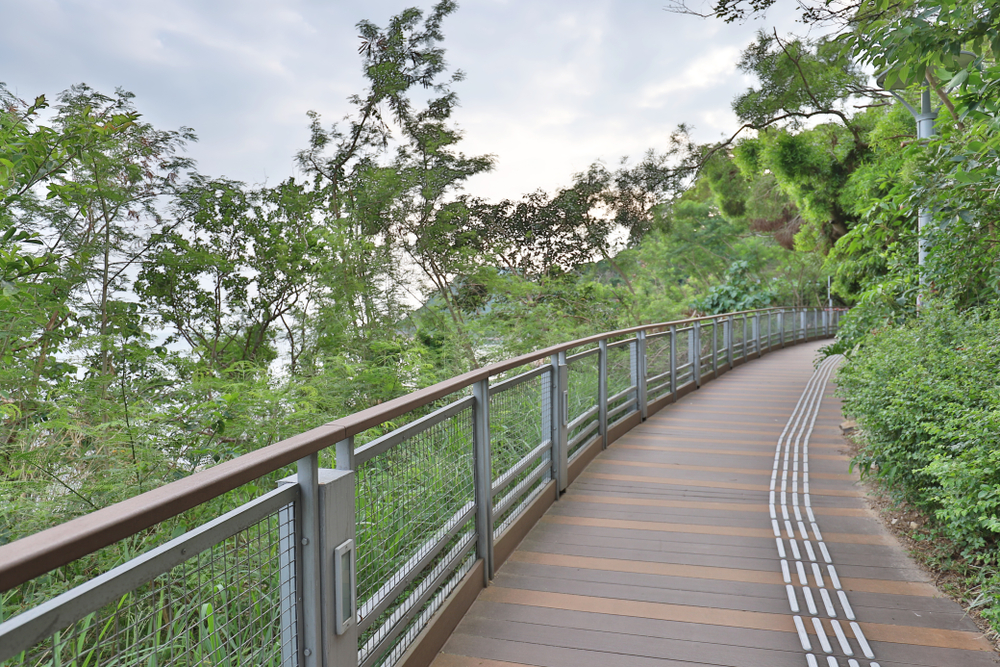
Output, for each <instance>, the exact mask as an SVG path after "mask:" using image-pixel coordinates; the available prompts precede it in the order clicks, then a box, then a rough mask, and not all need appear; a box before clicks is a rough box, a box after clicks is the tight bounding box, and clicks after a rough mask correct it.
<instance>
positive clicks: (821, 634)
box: [812, 616, 833, 653]
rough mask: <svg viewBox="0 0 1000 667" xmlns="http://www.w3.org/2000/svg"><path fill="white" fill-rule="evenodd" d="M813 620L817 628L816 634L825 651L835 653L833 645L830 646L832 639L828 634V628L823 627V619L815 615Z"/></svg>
mask: <svg viewBox="0 0 1000 667" xmlns="http://www.w3.org/2000/svg"><path fill="white" fill-rule="evenodd" d="M812 622H813V627H814V628H815V629H816V636H817V637H818V638H819V645H820V646H821V647H822V648H823V651H824V652H826V653H833V647H832V646H830V639H829V637H827V636H826V630H825V629H823V621H821V620H819V619H818V618H817V617H815V616H813V617H812Z"/></svg>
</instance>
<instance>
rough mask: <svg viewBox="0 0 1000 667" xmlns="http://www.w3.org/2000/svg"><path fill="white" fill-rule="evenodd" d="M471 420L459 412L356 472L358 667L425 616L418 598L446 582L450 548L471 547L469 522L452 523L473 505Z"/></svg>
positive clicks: (392, 647) (386, 649)
mask: <svg viewBox="0 0 1000 667" xmlns="http://www.w3.org/2000/svg"><path fill="white" fill-rule="evenodd" d="M472 421H473V417H472V408H471V407H466V408H464V409H462V410H461V411H459V412H458V413H456V414H454V415H452V416H450V417H447V418H445V419H443V420H442V421H439V422H437V423H435V424H434V425H432V426H430V427H428V428H427V429H425V430H423V431H421V432H420V433H417V434H415V435H413V436H412V437H410V438H408V439H406V440H404V441H403V442H401V443H399V444H397V445H396V446H394V447H392V448H391V449H388V450H387V451H384V452H382V453H380V454H378V455H376V456H374V457H372V458H371V459H368V460H366V461H364V462H363V463H360V464H359V465H358V466H357V468H356V470H355V485H356V486H355V488H356V504H355V516H356V530H357V535H356V542H357V599H358V608H359V614H360V616H361V618H360V619H359V622H361V621H363V622H364V623H365V624H366V625H367V627H366V629H365V630H364V631H363V632H362V633H360V635H359V637H358V647H359V661H360V662H361V663H365V662H366V661H370V660H371V659H373V658H374V659H375V660H376V661H378V660H382V659H384V658H385V656H386V655H389V654H391V653H392V651H393V650H395V649H396V647H397V646H399V642H400V641H402V639H403V638H405V636H406V635H407V632H408V630H406V631H403V628H404V627H408V624H409V623H410V622H412V620H413V619H414V618H420V617H422V616H423V615H424V614H423V611H421V610H422V609H423V606H424V605H423V603H422V602H420V601H419V599H418V598H419V597H420V596H424V597H429V599H431V600H433V599H436V594H433V591H429V590H427V586H428V585H429V584H430V583H431V582H433V581H436V580H444V579H446V578H447V575H448V572H446V571H443V570H442V569H441V568H442V566H446V569H448V568H449V567H450V568H451V569H454V567H457V565H460V564H461V562H462V559H461V558H459V556H460V555H461V554H460V553H458V552H456V551H455V550H456V549H459V551H460V550H461V549H462V548H465V547H466V546H468V544H469V543H470V542H474V534H475V528H474V524H473V519H472V518H465V519H464V520H461V521H460V520H459V519H460V518H462V517H466V516H467V515H468V511H467V510H466V509H465V508H468V507H470V506H471V504H472V503H473V502H474V499H475V495H474V493H475V492H474V486H473V484H474V477H475V472H474V471H475V466H474V461H473V423H472ZM431 552H435V554H436V555H435V556H434V558H432V559H430V560H429V562H426V563H425V562H424V560H426V559H421V555H422V554H424V553H431ZM456 559H458V563H457V564H456V562H455V561H456ZM416 564H419V567H418V566H417V565H416ZM388 591H392V592H391V593H390V592H388ZM396 591H398V593H397V592H396ZM432 594H433V597H430V596H431V595H432ZM390 598H391V599H390ZM376 610H378V611H376ZM373 614H377V618H374V619H373V618H371V616H372V615H373Z"/></svg>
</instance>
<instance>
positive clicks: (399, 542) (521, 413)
mask: <svg viewBox="0 0 1000 667" xmlns="http://www.w3.org/2000/svg"><path fill="white" fill-rule="evenodd" d="M840 312H841V311H840V310H833V309H827V310H812V309H764V310H756V311H748V312H741V313H731V314H726V315H717V316H710V317H703V318H696V319H690V320H684V321H679V322H668V323H663V324H655V325H648V326H641V327H634V328H631V329H625V330H621V331H615V332H611V333H606V334H600V335H597V336H592V337H589V338H585V339H581V340H576V341H572V342H569V343H566V344H563V345H559V346H555V347H552V348H548V349H546V350H541V351H538V352H534V353H531V354H527V355H523V356H521V357H518V358H516V359H512V360H509V361H505V362H501V363H498V364H494V365H491V366H488V367H486V368H482V369H479V370H476V371H473V372H470V373H466V374H464V375H461V376H458V377H455V378H451V379H449V380H446V381H444V382H441V383H439V384H437V385H434V386H432V387H428V388H426V389H423V390H420V391H417V392H414V393H412V394H409V395H407V396H403V397H401V398H399V399H396V400H393V401H390V402H388V403H385V404H383V405H379V406H376V407H373V408H370V409H368V410H364V411H362V412H359V413H356V414H353V415H350V416H348V417H345V418H343V419H339V420H337V421H334V422H332V423H329V424H326V425H324V426H322V427H319V428H317V429H313V430H311V431H309V432H307V433H304V434H301V435H299V436H296V437H294V438H291V439H289V440H285V441H282V442H280V443H277V444H275V445H271V446H269V447H266V448H264V449H261V450H258V451H256V452H253V453H251V454H248V455H245V456H242V457H239V458H237V459H235V460H232V461H228V462H225V463H222V464H220V465H218V466H215V467H214V468H211V469H208V470H204V471H201V472H198V473H196V474H194V475H192V476H191V477H188V478H185V479H182V480H179V481H177V482H174V483H172V484H168V485H166V486H164V487H161V488H160V489H157V490H154V491H150V492H148V493H145V494H142V495H139V496H136V497H135V498H132V499H130V500H127V501H125V502H122V503H119V504H117V505H114V506H112V507H109V508H106V509H103V510H99V511H97V512H94V513H92V514H89V515H87V516H84V517H81V518H78V519H75V520H73V521H69V522H67V523H65V524H62V525H60V526H57V527H55V528H51V529H49V530H46V531H43V532H41V533H38V534H36V535H32V536H30V537H27V538H24V539H22V540H19V541H17V542H14V543H11V544H7V545H4V546H2V547H0V593H3V592H7V595H8V598H6V599H8V600H9V599H10V597H9V596H10V595H11V594H12V593H18V592H19V591H20V592H21V593H23V591H24V590H26V588H25V587H26V586H29V587H30V586H33V588H32V590H33V591H34V593H35V596H36V597H35V599H34V600H33V601H32V600H29V599H28V596H26V595H22V596H21V598H22V607H24V609H23V610H22V611H21V612H20V613H18V614H17V615H15V616H13V617H12V618H9V619H7V620H4V621H3V623H0V665H53V666H55V665H66V666H69V665H72V666H74V667H83V666H85V665H86V666H91V665H158V666H160V665H234V666H235V665H250V664H253V665H275V666H278V665H280V666H282V667H292V666H302V667H319V666H325V667H332V666H334V665H336V666H337V667H342V666H348V665H349V666H351V667H355V666H357V667H372V666H374V665H393V664H397V663H398V662H399V660H400V658H401V657H402V656H403V655H404V654H405V653H406V651H407V650H408V648H409V647H411V645H412V644H413V642H414V640H415V639H416V638H417V636H418V635H419V634H420V633H421V631H422V630H423V629H424V628H425V627H426V626H427V624H428V621H429V620H430V618H431V617H432V615H433V614H434V613H435V612H436V611H437V610H438V609H439V608H440V607H441V606H442V604H443V602H444V601H445V600H446V598H448V596H449V595H450V594H451V593H452V592H453V591H455V589H456V587H458V586H459V585H460V583H461V582H463V580H468V578H469V577H470V576H471V575H470V573H472V572H474V570H475V568H476V567H477V566H479V565H480V564H481V567H482V579H481V581H480V582H478V583H479V585H487V584H488V583H489V580H490V579H491V578H492V577H493V574H494V572H495V569H496V567H497V566H498V565H499V562H500V561H501V560H502V558H503V556H497V555H496V554H495V553H494V547H495V546H496V545H498V544H500V543H501V542H502V541H503V540H504V539H505V536H506V535H508V534H509V533H510V532H511V531H513V530H514V527H515V525H516V524H517V523H518V520H519V519H523V518H524V517H529V514H528V512H529V509H530V508H531V507H532V506H533V505H534V504H535V503H537V502H539V500H540V499H543V498H544V499H549V500H551V499H556V498H558V495H559V492H561V491H563V490H565V488H566V487H567V485H568V484H569V482H570V481H571V477H572V476H573V475H574V474H578V473H579V470H580V469H582V468H581V466H582V465H583V464H585V463H586V461H588V460H589V458H590V457H592V456H593V455H595V454H596V453H597V452H598V451H600V449H602V448H605V447H607V446H608V444H609V443H610V442H612V441H613V440H614V439H615V438H617V437H618V436H620V435H621V434H622V433H624V432H626V431H627V430H628V429H630V428H632V427H633V426H634V425H635V424H637V423H640V422H641V421H642V420H644V419H645V418H646V417H647V416H648V415H649V414H651V413H652V412H655V411H656V410H658V409H659V408H660V407H663V406H664V405H666V404H667V403H670V402H672V401H673V400H676V399H677V398H678V397H679V396H680V395H682V394H683V393H685V392H687V391H690V390H693V389H695V388H697V387H698V386H700V385H701V384H702V383H703V382H705V381H707V380H709V379H712V378H714V377H716V376H718V375H719V374H720V373H721V372H724V371H725V370H728V369H730V368H732V367H734V365H738V364H740V363H743V362H745V361H747V360H749V359H751V358H755V357H758V356H760V355H761V354H762V353H764V352H767V351H769V350H771V349H773V348H775V347H783V346H785V345H786V344H790V343H793V342H799V341H803V340H808V339H814V338H817V337H826V336H831V335H833V333H834V332H835V331H836V328H837V323H838V320H839V316H840ZM400 422H405V423H403V424H402V425H401V426H398V427H392V428H390V426H394V425H396V424H398V423H400ZM321 462H331V464H332V465H334V466H335V467H327V468H324V467H322V466H321ZM292 463H295V464H296V471H297V472H296V473H295V474H294V475H292V476H291V477H286V478H284V479H281V480H280V481H279V482H278V485H277V488H276V489H275V490H273V491H270V492H269V493H265V494H264V495H262V496H260V497H258V498H256V499H254V500H252V501H251V502H249V503H245V504H242V505H240V506H238V507H236V508H234V509H232V510H231V511H229V512H226V513H224V514H222V515H221V516H219V517H218V518H215V519H214V520H211V521H209V522H207V523H204V524H203V525H200V526H198V527H196V528H194V529H191V530H189V531H187V532H185V533H184V534H182V535H180V536H179V537H177V538H175V539H173V540H171V541H169V542H167V543H165V544H162V545H160V546H158V547H156V548H154V549H152V550H150V551H148V552H146V553H143V554H142V555H139V556H137V557H134V558H131V559H128V560H127V561H126V562H124V563H122V564H121V565H119V566H118V567H115V568H114V569H112V570H110V571H108V572H105V573H102V574H99V575H97V576H94V577H92V578H90V579H89V580H86V581H84V582H82V583H78V584H77V585H69V584H63V585H61V586H53V587H52V588H53V589H54V590H59V589H68V590H65V591H64V592H60V593H59V594H57V595H53V596H49V597H50V599H39V598H38V597H37V595H38V591H39V590H44V589H45V588H46V586H45V585H39V582H42V581H43V580H44V578H45V577H51V576H52V575H51V574H47V573H50V572H51V571H53V570H55V571H57V572H59V571H62V570H61V568H64V566H67V565H68V564H72V563H73V562H75V561H77V559H80V558H82V557H85V556H87V555H88V554H91V553H94V552H96V551H98V550H100V549H102V548H105V547H108V546H109V545H114V544H117V543H120V542H121V541H123V540H129V539H132V538H133V537H134V536H136V535H140V534H142V533H143V532H144V531H146V530H147V529H149V528H150V527H153V526H156V525H158V524H160V523H161V522H163V521H165V520H168V519H171V518H172V517H177V516H178V515H180V514H182V513H183V512H185V511H187V510H189V509H191V508H195V507H198V506H203V505H204V504H205V503H208V502H210V501H217V500H218V499H219V498H220V497H222V496H224V494H226V493H227V492H230V491H232V490H233V489H237V488H239V487H241V486H242V485H244V484H247V483H249V482H252V481H254V480H257V479H259V478H261V477H262V476H266V475H268V474H272V473H275V472H277V471H280V470H281V469H282V468H284V467H285V466H288V465H290V464H292ZM574 471H575V472H574ZM529 518H530V517H529ZM505 549H506V551H507V552H509V550H510V549H509V548H506V547H505ZM69 583H74V582H69ZM0 620H2V619H0Z"/></svg>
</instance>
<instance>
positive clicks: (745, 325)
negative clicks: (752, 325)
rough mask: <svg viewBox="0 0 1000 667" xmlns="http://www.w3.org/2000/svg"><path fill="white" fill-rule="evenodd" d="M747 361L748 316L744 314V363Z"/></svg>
mask: <svg viewBox="0 0 1000 667" xmlns="http://www.w3.org/2000/svg"><path fill="white" fill-rule="evenodd" d="M746 360H747V314H746V313H743V361H746Z"/></svg>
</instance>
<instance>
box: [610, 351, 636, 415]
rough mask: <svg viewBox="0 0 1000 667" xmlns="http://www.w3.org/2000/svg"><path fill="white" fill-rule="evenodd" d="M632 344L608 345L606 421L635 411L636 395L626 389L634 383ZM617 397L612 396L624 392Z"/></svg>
mask: <svg viewBox="0 0 1000 667" xmlns="http://www.w3.org/2000/svg"><path fill="white" fill-rule="evenodd" d="M631 349H632V345H631V343H628V344H621V345H616V346H614V347H611V346H610V345H609V346H608V422H609V425H610V424H614V423H615V422H617V421H619V420H621V419H622V418H623V417H625V416H627V415H629V414H630V413H632V412H635V411H636V409H637V406H636V405H635V400H636V395H635V392H634V391H627V390H628V389H629V388H630V387H632V386H634V385H635V380H636V378H635V369H634V367H633V359H632V352H631ZM626 391H627V393H625V394H624V395H623V396H619V397H618V398H617V399H615V398H614V397H615V396H616V395H618V394H622V392H626Z"/></svg>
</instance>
